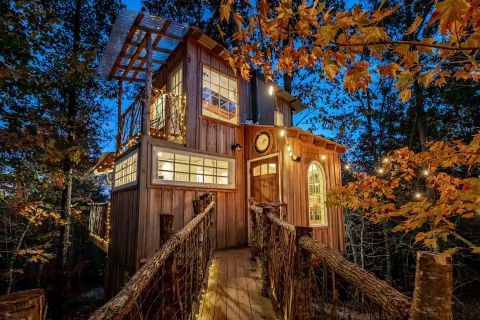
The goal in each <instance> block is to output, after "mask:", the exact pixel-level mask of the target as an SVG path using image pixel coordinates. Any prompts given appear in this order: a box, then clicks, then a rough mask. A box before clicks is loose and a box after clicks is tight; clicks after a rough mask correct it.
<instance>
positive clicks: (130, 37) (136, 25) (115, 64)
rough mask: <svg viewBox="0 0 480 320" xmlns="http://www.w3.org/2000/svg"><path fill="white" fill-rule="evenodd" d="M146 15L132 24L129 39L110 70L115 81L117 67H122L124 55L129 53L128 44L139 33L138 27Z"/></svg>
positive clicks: (142, 15)
mask: <svg viewBox="0 0 480 320" xmlns="http://www.w3.org/2000/svg"><path fill="white" fill-rule="evenodd" d="M144 16H145V15H144V14H143V13H141V14H139V15H138V16H137V17H136V18H135V21H134V22H133V24H132V27H131V28H130V31H129V32H128V36H127V39H126V40H125V42H124V43H123V47H122V50H120V53H119V54H118V56H117V59H116V60H115V63H114V64H113V67H112V70H110V78H111V79H113V76H114V75H115V72H117V68H118V67H117V66H118V65H120V62H121V61H122V58H123V55H124V54H125V52H127V49H128V44H129V43H130V41H132V38H133V36H134V35H135V32H136V31H137V27H138V26H139V25H140V23H141V22H142V19H143V17H144Z"/></svg>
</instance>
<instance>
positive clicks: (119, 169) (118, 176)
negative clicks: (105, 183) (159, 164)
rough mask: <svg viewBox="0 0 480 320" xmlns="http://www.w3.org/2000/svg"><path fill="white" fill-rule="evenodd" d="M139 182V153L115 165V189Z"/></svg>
mask: <svg viewBox="0 0 480 320" xmlns="http://www.w3.org/2000/svg"><path fill="white" fill-rule="evenodd" d="M136 181H137V152H136V151H135V152H134V153H132V154H131V155H129V156H128V157H127V158H125V159H123V160H121V161H120V162H118V163H117V164H116V165H115V175H114V187H120V186H123V185H125V184H129V183H132V182H136Z"/></svg>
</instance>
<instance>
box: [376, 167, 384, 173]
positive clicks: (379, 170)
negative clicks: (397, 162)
mask: <svg viewBox="0 0 480 320" xmlns="http://www.w3.org/2000/svg"><path fill="white" fill-rule="evenodd" d="M377 172H378V173H379V174H384V173H385V170H384V169H383V168H378V169H377Z"/></svg>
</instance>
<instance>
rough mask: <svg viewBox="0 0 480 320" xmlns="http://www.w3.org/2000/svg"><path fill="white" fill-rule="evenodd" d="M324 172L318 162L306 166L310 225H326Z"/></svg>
mask: <svg viewBox="0 0 480 320" xmlns="http://www.w3.org/2000/svg"><path fill="white" fill-rule="evenodd" d="M325 201H326V189H325V172H324V171H323V168H322V166H321V165H320V164H318V163H316V162H312V163H311V164H310V166H309V167H308V211H309V219H310V225H311V226H321V225H327V208H326V206H325Z"/></svg>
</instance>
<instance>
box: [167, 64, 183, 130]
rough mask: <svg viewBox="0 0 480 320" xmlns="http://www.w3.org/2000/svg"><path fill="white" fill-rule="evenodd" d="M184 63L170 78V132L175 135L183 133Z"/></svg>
mask: <svg viewBox="0 0 480 320" xmlns="http://www.w3.org/2000/svg"><path fill="white" fill-rule="evenodd" d="M182 75H183V64H182V63H180V64H179V65H178V66H177V67H176V68H175V69H174V70H173V71H172V72H171V73H170V76H169V78H168V91H169V92H170V94H171V95H170V117H169V119H170V121H169V126H168V132H169V133H170V134H171V135H173V137H175V136H178V135H180V134H181V130H182V126H183V125H184V123H183V117H184V112H185V110H184V109H183V103H182V99H183V81H182Z"/></svg>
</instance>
